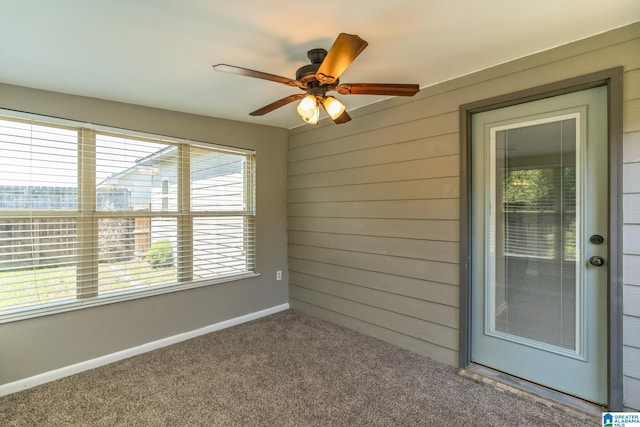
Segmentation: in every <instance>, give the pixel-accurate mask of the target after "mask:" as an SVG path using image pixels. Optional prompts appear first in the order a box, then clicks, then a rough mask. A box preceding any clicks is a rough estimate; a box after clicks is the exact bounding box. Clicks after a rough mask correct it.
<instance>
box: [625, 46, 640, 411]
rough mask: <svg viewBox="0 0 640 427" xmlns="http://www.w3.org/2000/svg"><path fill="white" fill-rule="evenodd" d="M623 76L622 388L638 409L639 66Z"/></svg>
mask: <svg viewBox="0 0 640 427" xmlns="http://www.w3.org/2000/svg"><path fill="white" fill-rule="evenodd" d="M639 55H640V54H639ZM624 77H625V79H624V110H625V111H624V114H625V115H624V119H625V122H624V128H625V133H624V147H623V150H624V151H623V160H624V166H623V180H624V181H623V188H624V196H623V202H624V245H623V252H624V276H623V282H624V290H623V298H624V300H623V313H624V319H623V322H624V330H623V332H624V344H625V347H624V351H623V355H622V356H623V367H624V368H623V369H624V384H623V386H624V397H625V405H626V407H627V409H629V410H631V409H635V410H640V67H638V68H634V69H632V68H629V69H625V76H624Z"/></svg>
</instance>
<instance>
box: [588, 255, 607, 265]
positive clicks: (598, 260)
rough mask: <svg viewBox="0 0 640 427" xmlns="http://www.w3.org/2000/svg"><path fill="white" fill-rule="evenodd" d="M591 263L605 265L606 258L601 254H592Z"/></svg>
mask: <svg viewBox="0 0 640 427" xmlns="http://www.w3.org/2000/svg"><path fill="white" fill-rule="evenodd" d="M589 264H591V265H593V266H594V267H601V266H603V265H604V258H602V257H601V256H592V257H591V258H589Z"/></svg>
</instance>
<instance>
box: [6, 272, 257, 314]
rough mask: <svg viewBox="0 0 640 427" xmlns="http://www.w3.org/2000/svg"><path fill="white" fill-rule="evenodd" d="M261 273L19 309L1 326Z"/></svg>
mask: <svg viewBox="0 0 640 427" xmlns="http://www.w3.org/2000/svg"><path fill="white" fill-rule="evenodd" d="M259 276H260V273H253V272H248V273H243V274H238V275H233V276H225V277H221V278H217V279H204V280H199V281H196V282H192V283H188V284H184V285H166V286H159V287H156V288H153V289H149V290H145V291H125V292H121V293H118V294H111V295H106V296H102V297H100V296H99V297H96V298H91V299H87V300H84V301H75V302H59V303H53V304H50V305H48V306H46V307H41V308H37V309H28V308H25V309H17V310H15V311H13V312H8V313H6V314H3V315H0V324H2V323H9V322H16V321H20V320H27V319H32V318H36V317H42V316H48V315H52V314H59V313H65V312H68V311H75V310H82V309H85V308H90V307H97V306H101V305H107V304H114V303H118V302H124V301H132V300H136V299H139V298H147V297H152V296H157V295H164V294H169V293H173V292H180V291H186V290H190V289H196V288H203V287H206V286H214V285H219V284H222V283H229V282H236V281H239V280H245V279H251V278H254V277H259Z"/></svg>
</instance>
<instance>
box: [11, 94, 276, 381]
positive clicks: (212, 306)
mask: <svg viewBox="0 0 640 427" xmlns="http://www.w3.org/2000/svg"><path fill="white" fill-rule="evenodd" d="M0 108H6V109H13V110H19V111H25V112H29V113H35V114H43V115H49V116H55V117H60V118H64V119H70V120H77V121H81V122H89V123H96V124H100V125H105V126H113V127H119V128H123V129H132V130H136V131H142V132H149V133H154V134H160V135H167V136H173V137H179V138H185V139H192V140H196V141H203V142H212V143H216V144H222V145H229V146H234V147H241V148H249V149H254V150H256V153H257V154H256V162H257V200H256V204H257V224H256V228H257V233H258V235H257V268H256V270H257V272H258V273H259V274H260V276H258V277H254V278H250V279H245V280H239V281H235V282H228V283H224V284H219V285H214V286H208V287H203V288H197V289H191V290H186V291H180V292H173V293H170V294H164V295H159V296H153V297H147V298H141V299H137V300H132V301H127V302H121V303H115V304H110V305H104V306H99V307H94V308H89V309H84V310H77V311H71V312H66V313H61V314H56V315H49V316H44V317H40V318H35V319H30V320H22V321H18V322H13V323H5V324H0V384H5V383H9V382H12V381H16V380H19V379H23V378H27V377H30V376H33V375H36V374H39V373H42V372H46V371H50V370H53V369H56V368H60V367H64V366H67V365H71V364H74V363H78V362H81V361H85V360H89V359H93V358H96V357H99V356H103V355H107V354H110V353H114V352H117V351H120V350H124V349H127V348H131V347H135V346H138V345H142V344H145V343H148V342H151V341H155V340H159V339H162V338H166V337H169V336H172V335H176V334H179V333H183V332H188V331H192V330H195V329H198V328H202V327H205V326H208V325H211V324H215V323H217V322H221V321H224V320H228V319H231V318H234V317H238V316H241V315H244V314H247V313H252V312H255V311H259V310H262V309H266V308H269V307H273V306H276V305H280V304H285V303H287V302H288V292H287V285H286V283H287V276H286V274H285V277H284V278H283V279H284V280H282V281H279V282H278V281H276V280H275V278H276V270H283V271H285V272H286V271H287V256H286V251H287V246H286V208H287V206H286V186H287V181H286V167H287V165H286V155H287V131H286V130H285V129H278V128H273V127H266V126H258V125H250V124H246V123H240V122H232V121H227V120H221V119H214V118H210V117H202V116H195V115H190V114H183V113H176V112H171V111H166V110H159V109H153V108H147V107H141V106H135V105H129V104H121V103H116V102H109V101H102V100H97V99H90V98H83V97H77V96H72V95H64V94H59V93H52V92H45V91H40V90H34V89H27V88H22V87H17V86H9V85H2V84H0Z"/></svg>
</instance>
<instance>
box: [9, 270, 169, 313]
mask: <svg viewBox="0 0 640 427" xmlns="http://www.w3.org/2000/svg"><path fill="white" fill-rule="evenodd" d="M176 282H177V274H176V268H175V267H167V268H153V267H152V266H150V265H149V263H148V262H147V261H145V260H130V261H125V262H120V263H104V264H100V265H99V267H98V289H99V295H100V296H104V295H108V294H115V293H118V292H122V291H126V290H134V289H135V290H140V289H141V288H151V287H154V286H163V285H170V284H175V283H176ZM0 289H1V290H0V312H2V311H6V310H14V309H19V308H22V307H29V306H33V305H38V304H49V303H57V302H62V301H73V300H75V299H76V267H75V266H64V267H52V268H39V269H24V270H14V271H10V272H0Z"/></svg>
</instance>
